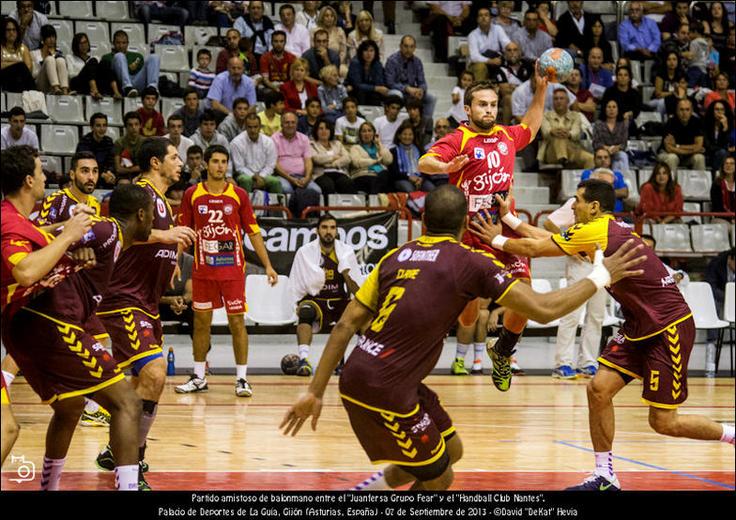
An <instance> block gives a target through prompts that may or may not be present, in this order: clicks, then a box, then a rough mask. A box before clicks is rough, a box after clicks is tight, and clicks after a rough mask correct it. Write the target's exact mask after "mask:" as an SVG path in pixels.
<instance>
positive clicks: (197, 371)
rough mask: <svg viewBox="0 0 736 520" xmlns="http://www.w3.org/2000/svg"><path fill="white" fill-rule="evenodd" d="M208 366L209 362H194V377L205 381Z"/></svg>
mask: <svg viewBox="0 0 736 520" xmlns="http://www.w3.org/2000/svg"><path fill="white" fill-rule="evenodd" d="M206 366H207V361H195V362H194V375H195V376H197V377H198V378H199V379H204V371H205V367H206Z"/></svg>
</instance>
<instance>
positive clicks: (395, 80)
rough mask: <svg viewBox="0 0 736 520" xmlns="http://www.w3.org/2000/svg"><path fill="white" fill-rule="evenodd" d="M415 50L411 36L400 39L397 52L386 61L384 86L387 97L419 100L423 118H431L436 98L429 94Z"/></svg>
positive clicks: (414, 42)
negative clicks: (387, 93)
mask: <svg viewBox="0 0 736 520" xmlns="http://www.w3.org/2000/svg"><path fill="white" fill-rule="evenodd" d="M416 48H417V41H416V39H415V38H414V37H413V36H411V35H405V36H404V37H403V38H401V43H400V44H399V50H398V51H397V52H395V53H393V54H392V55H391V56H389V57H388V59H387V60H386V85H387V86H388V88H389V89H391V90H390V91H389V95H394V94H396V95H401V96H403V97H404V99H405V100H409V99H418V100H421V102H422V107H423V108H422V113H423V114H424V117H428V118H431V117H432V115H433V114H434V107H435V105H436V104H437V98H436V97H435V96H434V95H433V94H431V93H430V92H429V86H428V85H427V80H426V79H425V77H424V65H423V64H422V60H420V59H419V58H417V57H416V56H415V54H414V52H415V51H416Z"/></svg>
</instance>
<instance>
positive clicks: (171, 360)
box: [166, 347, 176, 376]
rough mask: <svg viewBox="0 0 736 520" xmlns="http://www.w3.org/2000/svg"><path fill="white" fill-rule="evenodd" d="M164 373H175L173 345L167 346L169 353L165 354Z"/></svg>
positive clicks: (168, 374) (170, 374)
mask: <svg viewBox="0 0 736 520" xmlns="http://www.w3.org/2000/svg"><path fill="white" fill-rule="evenodd" d="M166 361H167V365H166V375H167V376H173V375H176V367H175V366H174V347H169V354H168V355H167V356H166Z"/></svg>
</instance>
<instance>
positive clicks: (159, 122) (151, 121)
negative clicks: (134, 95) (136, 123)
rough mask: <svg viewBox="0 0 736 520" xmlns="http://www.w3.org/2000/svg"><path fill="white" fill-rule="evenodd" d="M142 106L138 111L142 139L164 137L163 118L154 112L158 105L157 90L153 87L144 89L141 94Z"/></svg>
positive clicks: (156, 111) (157, 112)
mask: <svg viewBox="0 0 736 520" xmlns="http://www.w3.org/2000/svg"><path fill="white" fill-rule="evenodd" d="M141 98H142V99H143V106H142V107H140V108H139V109H138V115H140V116H141V135H142V136H143V137H155V136H160V135H164V134H165V133H166V131H165V130H164V116H162V115H161V112H159V111H158V110H156V106H157V105H158V90H156V89H155V88H154V87H146V88H144V89H143V92H142V93H141Z"/></svg>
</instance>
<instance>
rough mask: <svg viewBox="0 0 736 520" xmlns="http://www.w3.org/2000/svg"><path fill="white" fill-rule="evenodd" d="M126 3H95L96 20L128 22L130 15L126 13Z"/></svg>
mask: <svg viewBox="0 0 736 520" xmlns="http://www.w3.org/2000/svg"><path fill="white" fill-rule="evenodd" d="M127 4H128V3H127V2H119V1H118V2H101V1H97V2H95V9H96V11H97V18H99V19H101V20H108V21H112V20H121V21H124V20H129V19H130V15H129V13H128V5H127Z"/></svg>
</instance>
